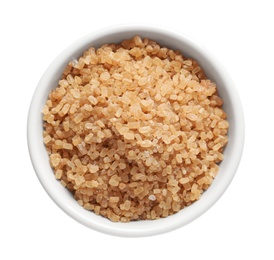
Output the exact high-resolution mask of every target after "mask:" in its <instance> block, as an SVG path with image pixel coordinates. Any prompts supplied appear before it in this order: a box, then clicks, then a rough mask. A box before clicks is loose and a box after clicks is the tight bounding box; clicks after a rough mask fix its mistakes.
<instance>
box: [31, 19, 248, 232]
mask: <svg viewBox="0 0 274 260" xmlns="http://www.w3.org/2000/svg"><path fill="white" fill-rule="evenodd" d="M125 32H147V33H156V34H159V35H163V36H165V37H169V38H174V39H178V40H179V41H181V42H184V43H185V44H187V45H190V46H191V48H193V49H194V50H195V51H196V52H198V53H199V54H202V55H203V56H204V57H205V59H206V60H207V61H209V62H210V63H211V64H213V65H214V66H215V67H216V68H217V71H218V73H219V75H220V76H221V78H222V79H223V80H224V82H226V85H229V88H226V89H227V91H228V92H229V94H230V96H231V98H233V100H232V102H233V106H232V108H233V110H234V111H237V113H234V114H235V120H236V122H237V124H236V125H235V133H236V134H235V140H234V143H235V142H237V144H235V146H236V147H235V148H234V150H235V151H234V152H235V153H234V154H232V156H233V158H230V161H231V165H230V166H229V174H227V176H226V180H224V181H223V182H222V183H221V185H219V186H218V187H217V188H215V190H214V192H213V193H212V192H211V193H210V194H208V195H207V200H205V201H204V202H203V203H199V201H200V200H198V201H197V202H195V203H193V204H192V205H191V206H188V207H186V208H184V209H183V211H184V213H185V214H184V215H183V217H184V218H180V216H178V214H179V213H177V214H174V215H172V216H169V217H167V218H162V219H159V220H152V222H157V224H156V225H154V224H153V223H152V222H151V221H149V220H146V221H137V222H135V223H133V222H130V223H113V222H110V221H109V220H108V221H109V222H110V223H106V222H105V221H102V220H101V219H99V218H102V217H100V216H96V217H95V218H98V221H97V219H96V220H95V218H93V219H89V218H88V217H87V216H86V215H85V216H84V213H83V211H81V212H80V209H79V210H78V209H75V208H74V207H73V206H71V205H68V204H66V203H64V198H63V197H60V196H59V194H58V193H57V192H56V191H55V190H53V188H52V186H51V182H50V181H48V180H47V178H46V176H45V171H43V169H42V167H43V166H42V165H41V152H40V149H39V148H38V144H37V143H38V142H37V141H38V140H39V138H40V140H42V136H40V137H39V136H38V135H37V129H38V123H37V120H38V121H39V120H40V121H41V111H39V110H38V109H37V108H39V106H40V105H41V104H40V101H41V97H42V94H43V91H45V88H46V82H47V81H48V79H49V78H50V77H53V76H54V75H55V74H56V71H57V69H58V68H60V66H61V65H62V63H64V60H66V58H67V57H68V56H70V55H68V53H69V54H71V53H74V52H76V51H77V50H79V48H80V47H81V46H85V45H87V44H88V43H90V45H92V42H94V40H95V39H101V38H103V37H107V36H108V35H110V34H111V35H115V34H119V33H125ZM47 94H48V92H47ZM39 116H40V119H39ZM244 128H245V127H244V115H243V109H242V105H241V101H240V97H239V95H238V92H237V90H236V88H235V86H234V83H233V82H232V79H231V78H230V76H229V75H228V73H227V71H226V70H225V69H224V67H223V66H222V64H221V63H220V62H219V61H218V60H217V59H216V57H215V56H214V55H213V54H212V53H211V52H210V51H208V50H207V49H206V48H205V47H204V46H203V47H202V46H201V44H199V43H197V42H196V41H193V40H192V39H191V38H190V37H189V36H185V35H184V34H182V33H179V32H176V31H175V30H170V29H169V28H162V27H158V26H155V25H153V26H151V25H136V24H134V25H132V24H131V25H119V26H111V27H108V28H105V29H101V30H98V31H97V32H96V31H95V32H91V33H89V34H87V35H85V36H83V37H81V38H80V39H78V40H76V41H75V42H74V43H72V44H71V45H69V46H68V47H67V48H65V49H64V50H63V51H62V52H61V53H60V54H59V55H58V56H57V57H56V58H55V59H54V61H53V62H52V63H51V64H50V65H49V66H48V68H47V69H46V71H45V73H44V74H43V76H42V77H41V79H40V81H39V83H38V85H37V87H36V89H35V92H34V94H33V97H32V100H31V103H30V107H29V113H28V119H27V142H28V149H29V155H30V159H31V162H32V165H33V168H34V170H35V173H36V175H37V177H38V179H39V181H40V183H41V185H42V186H43V188H44V189H45V191H46V192H47V194H48V195H49V196H50V197H51V199H52V200H53V201H54V202H55V203H56V204H57V205H58V206H59V207H60V208H61V209H62V210H63V211H64V212H65V213H67V214H68V215H69V216H70V217H72V218H73V219H75V220H76V221H78V222H79V223H81V224H83V225H85V226H87V227H89V228H91V229H93V230H96V231H99V232H101V233H105V234H109V235H115V236H123V237H144V236H152V235H158V234H162V233H166V232H169V231H172V230H175V229H177V228H180V227H182V226H184V225H186V224H188V223H189V222H191V221H193V220H195V219H196V218H198V217H199V216H201V215H202V214H203V213H205V212H206V211H207V210H208V209H209V208H210V207H211V206H212V205H214V204H215V203H216V201H217V200H218V199H219V198H220V197H221V196H222V194H223V193H224V192H225V190H226V189H227V188H228V186H229V184H230V182H231V181H232V179H233V177H234V175H235V173H236V171H237V168H238V166H239V163H240V160H241V156H242V152H243V146H244ZM236 148H237V149H236ZM47 163H48V162H47ZM48 164H49V163H48ZM56 183H58V182H57V181H56ZM58 185H60V183H58ZM60 186H61V185H60ZM203 196H204V194H203V195H202V197H203ZM198 204H199V205H198ZM195 205H196V206H195ZM197 205H198V206H197ZM78 207H79V206H78ZM79 208H82V207H79ZM94 215H95V214H94ZM136 223H142V226H140V224H136ZM140 227H141V228H140Z"/></svg>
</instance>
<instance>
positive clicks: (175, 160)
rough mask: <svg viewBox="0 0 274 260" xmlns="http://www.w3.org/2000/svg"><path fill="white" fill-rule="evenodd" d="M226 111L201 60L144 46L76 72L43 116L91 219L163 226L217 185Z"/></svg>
mask: <svg viewBox="0 0 274 260" xmlns="http://www.w3.org/2000/svg"><path fill="white" fill-rule="evenodd" d="M222 103H223V101H222V99H221V98H220V97H219V96H218V93H217V87H216V85H215V84H214V83H213V82H212V81H211V80H209V79H207V78H206V75H205V73H204V71H203V69H202V68H201V67H200V66H199V64H198V63H197V62H196V61H195V60H193V59H191V58H186V57H184V56H183V55H182V54H181V53H180V52H179V51H174V50H170V49H168V48H166V47H162V46H160V45H159V44H158V43H156V42H154V41H152V40H150V39H147V38H145V39H142V38H140V37H139V36H135V37H134V38H132V39H129V40H124V41H123V42H121V43H120V44H105V45H103V46H101V47H100V48H98V49H94V48H92V47H91V48H89V49H88V50H87V51H85V52H84V54H83V56H82V57H80V58H79V59H78V60H74V61H72V62H70V63H69V64H68V66H67V68H66V69H65V70H64V72H63V75H62V78H61V79H60V81H59V84H58V86H57V87H56V88H55V89H54V90H52V91H51V92H50V94H49V97H48V101H47V102H46V104H45V107H44V109H43V120H44V134H43V138H44V144H45V146H46V149H47V151H48V153H49V158H50V164H51V166H52V168H53V170H54V173H55V177H56V179H58V180H60V182H61V184H62V185H63V186H64V187H66V188H67V189H69V190H70V191H71V192H72V193H73V194H74V197H75V199H76V200H77V201H78V203H79V204H80V205H81V206H83V207H84V208H85V209H87V210H91V211H94V212H95V213H96V214H98V215H102V216H104V217H107V218H109V219H110V220H111V221H115V222H116V221H121V222H128V221H132V220H146V219H151V220H154V219H158V218H161V217H167V216H168V215H171V214H174V213H176V212H178V211H179V210H182V209H183V208H184V207H186V206H188V205H190V204H192V203H193V202H195V201H196V200H198V199H199V198H200V196H201V195H202V193H203V191H205V190H206V189H207V188H208V187H209V186H210V184H211V183H212V181H213V180H214V178H215V176H216V175H217V173H218V171H219V167H218V163H219V162H220V161H221V160H222V159H223V149H224V146H225V145H226V143H227V142H228V138H227V131H228V127H229V124H228V121H227V120H226V113H225V112H224V111H223V110H222Z"/></svg>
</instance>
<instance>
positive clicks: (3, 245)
mask: <svg viewBox="0 0 274 260" xmlns="http://www.w3.org/2000/svg"><path fill="white" fill-rule="evenodd" d="M271 2H273V1H271V0H269V1H264V0H260V1H252V0H251V1H241V0H237V1H233V0H230V1H210V0H207V1H205V0H204V1H198V0H195V1H190V0H188V1H179V0H178V1H176V0H175V1H173V0H168V1H161V0H158V1H149V0H145V1H143V0H138V1H130V0H128V1H121V0H115V1H107V0H104V1H103V0H102V1H100V0H97V1H92V0H90V1H81V0H74V1H58V0H55V1H29V0H24V1H19V0H18V1H1V2H0V35H1V36H0V37H1V42H0V44H1V48H0V88H1V92H0V136H1V142H0V154H1V156H0V162H1V170H0V174H1V175H0V193H1V196H0V200H1V204H0V205H1V206H0V211H1V213H0V240H1V241H0V259H96V258H99V257H100V258H102V259H132V260H134V259H174V258H178V259H212V260H213V259H250V258H251V259H274V252H273V246H274V235H273V234H274V224H273V222H274V213H273V208H274V195H273V189H274V170H273V161H274V159H273V156H274V153H273V147H274V141H273V124H272V122H273V112H274V108H273V103H274V102H273V88H274V84H273V82H274V81H273V76H274V64H273V61H274V39H273V25H274V15H273V10H274V8H273V7H272V6H271ZM138 22H141V23H147V24H152V25H162V26H168V27H171V28H173V29H174V30H176V31H178V32H182V33H184V34H186V35H189V36H191V38H193V39H195V40H197V41H198V42H200V43H202V44H203V45H204V46H205V47H206V48H207V49H209V50H210V51H211V52H213V53H214V54H215V56H217V57H218V59H219V60H220V61H221V63H223V65H224V66H225V67H226V69H227V70H228V72H229V73H230V75H231V77H232V78H233V80H234V82H235V84H236V86H237V88H238V91H239V94H240V97H241V99H242V103H243V107H244V112H245V124H246V140H245V149H244V153H243V157H242V161H241V164H240V166H239V169H238V171H237V174H236V176H235V178H234V180H233V182H232V183H231V185H230V187H229V188H228V190H227V191H226V192H225V194H224V195H223V197H222V198H221V199H220V200H219V201H218V202H217V203H216V204H215V205H214V206H213V207H212V208H211V209H210V210H209V211H208V212H206V213H205V214H204V215H203V216H201V217H200V218H199V219H197V220H195V221H194V222H192V223H190V224H189V225H187V226H185V227H183V228H181V229H178V230H176V231H173V232H170V233H167V234H163V235H158V236H154V237H146V238H120V237H113V236H109V235H104V234H101V233H98V232H95V231H93V230H90V229H88V228H86V227H84V226H82V225H81V224H78V223H77V222H75V221H74V220H73V219H71V218H70V217H68V216H67V215H66V214H65V213H63V211H61V210H60V209H59V208H58V207H57V206H56V205H55V204H54V203H53V201H52V200H51V199H50V198H49V197H48V195H47V194H46V192H45V191H44V190H43V188H42V186H41V185H40V183H39V181H38V179H37V177H36V175H35V172H34V170H33V168H32V165H31V162H30V158H29V154H28V149H27V139H26V123H27V113H28V108H29V104H30V101H31V97H32V95H33V92H34V90H35V87H36V85H37V83H38V81H39V79H40V77H41V76H42V74H43V72H44V71H45V69H46V68H47V66H48V65H49V64H50V62H51V61H52V60H53V59H54V58H55V57H56V56H57V55H58V54H59V52H61V51H62V50H63V49H64V48H65V47H66V46H67V45H69V44H70V43H72V42H73V41H75V40H77V39H78V38H79V37H81V36H83V35H85V34H87V33H90V32H92V31H95V30H98V29H100V28H104V27H107V26H110V25H118V24H124V23H138Z"/></svg>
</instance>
